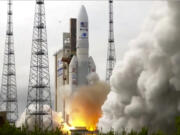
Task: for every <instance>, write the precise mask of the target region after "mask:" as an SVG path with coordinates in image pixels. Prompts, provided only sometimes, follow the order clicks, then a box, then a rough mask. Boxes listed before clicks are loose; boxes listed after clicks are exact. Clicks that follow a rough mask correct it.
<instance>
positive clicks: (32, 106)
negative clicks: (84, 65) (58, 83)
mask: <svg viewBox="0 0 180 135" xmlns="http://www.w3.org/2000/svg"><path fill="white" fill-rule="evenodd" d="M51 108H52V105H51V91H50V76H49V60H48V45H47V32H46V19H45V7H44V0H36V5H35V17H34V27H33V40H32V51H31V64H30V75H29V86H28V96H27V108H26V120H25V121H26V126H27V128H30V126H31V125H34V127H35V128H36V129H38V130H41V131H42V130H43V131H44V130H48V129H51V128H52V110H51Z"/></svg>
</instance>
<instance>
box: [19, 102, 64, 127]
mask: <svg viewBox="0 0 180 135" xmlns="http://www.w3.org/2000/svg"><path fill="white" fill-rule="evenodd" d="M30 107H31V108H32V109H34V110H35V106H34V105H31V106H30ZM48 109H49V106H47V105H45V106H44V110H48ZM25 118H26V109H25V110H24V112H23V113H22V114H21V116H20V117H19V119H18V120H17V122H16V127H22V126H24V127H25ZM52 122H53V129H56V128H58V127H59V128H60V127H61V126H62V123H63V119H62V114H61V113H57V112H55V111H52ZM34 123H35V117H32V118H31V120H30V123H29V124H28V128H29V129H30V130H33V129H34V126H35V125H34ZM46 124H49V119H48V121H46V120H45V121H44V125H46Z"/></svg>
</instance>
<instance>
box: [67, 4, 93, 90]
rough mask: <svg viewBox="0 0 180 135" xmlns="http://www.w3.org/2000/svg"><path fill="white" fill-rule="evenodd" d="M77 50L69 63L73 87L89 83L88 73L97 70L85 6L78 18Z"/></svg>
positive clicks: (70, 83) (70, 82) (70, 79)
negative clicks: (90, 42) (90, 52)
mask: <svg viewBox="0 0 180 135" xmlns="http://www.w3.org/2000/svg"><path fill="white" fill-rule="evenodd" d="M76 50H77V52H76V55H74V56H73V58H72V59H71V62H70V65H69V85H70V86H71V87H72V88H75V87H77V86H82V85H88V80H87V76H88V74H90V73H92V72H96V65H95V63H94V60H93V58H92V57H91V56H89V21H88V15H87V12H86V9H85V7H84V6H81V9H80V12H79V15H78V19H77V46H76Z"/></svg>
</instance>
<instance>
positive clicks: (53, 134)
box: [0, 117, 180, 135]
mask: <svg viewBox="0 0 180 135" xmlns="http://www.w3.org/2000/svg"><path fill="white" fill-rule="evenodd" d="M175 126H176V127H175V128H176V131H175V132H174V133H173V134H171V135H180V117H178V118H177V119H176V122H175ZM0 135H65V134H63V132H62V131H61V130H59V129H56V130H53V131H44V132H42V131H39V130H35V131H31V132H30V131H28V130H27V129H26V128H22V129H19V128H16V127H15V126H12V125H9V124H8V123H5V124H4V125H3V126H1V127H0ZM76 135H78V134H76ZM99 135H168V134H166V133H164V132H163V131H160V130H159V131H156V132H154V133H150V132H149V131H148V129H147V128H142V129H141V130H140V131H139V132H137V131H131V132H126V131H125V130H124V131H122V132H121V133H117V132H114V131H110V132H108V133H106V134H104V133H99Z"/></svg>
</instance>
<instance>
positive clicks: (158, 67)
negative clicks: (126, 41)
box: [98, 1, 180, 132]
mask: <svg viewBox="0 0 180 135" xmlns="http://www.w3.org/2000/svg"><path fill="white" fill-rule="evenodd" d="M179 9H180V2H177V1H171V2H170V1H169V2H168V8H167V7H165V6H164V8H161V9H158V10H156V11H153V13H151V15H150V16H149V18H147V20H146V22H145V25H144V26H143V29H142V32H141V33H140V35H139V36H138V38H137V39H135V40H133V41H132V42H130V46H131V47H130V50H129V51H128V52H127V53H126V55H125V57H124V59H123V60H122V61H120V62H119V63H118V64H117V65H116V67H115V69H114V71H113V75H112V77H111V92H110V94H109V95H108V98H107V100H106V101H105V103H104V105H103V106H102V111H103V116H102V118H101V119H100V120H99V124H98V127H99V128H100V129H101V128H102V130H103V131H104V132H107V131H109V130H110V128H113V129H114V130H115V131H120V130H122V129H123V128H125V129H127V130H131V129H135V130H139V129H140V128H142V127H144V126H147V127H149V128H150V129H151V130H157V129H162V130H164V131H167V132H172V131H173V130H174V129H173V127H174V122H175V121H174V120H175V117H176V116H178V115H180V102H179V99H180V10H179Z"/></svg>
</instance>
